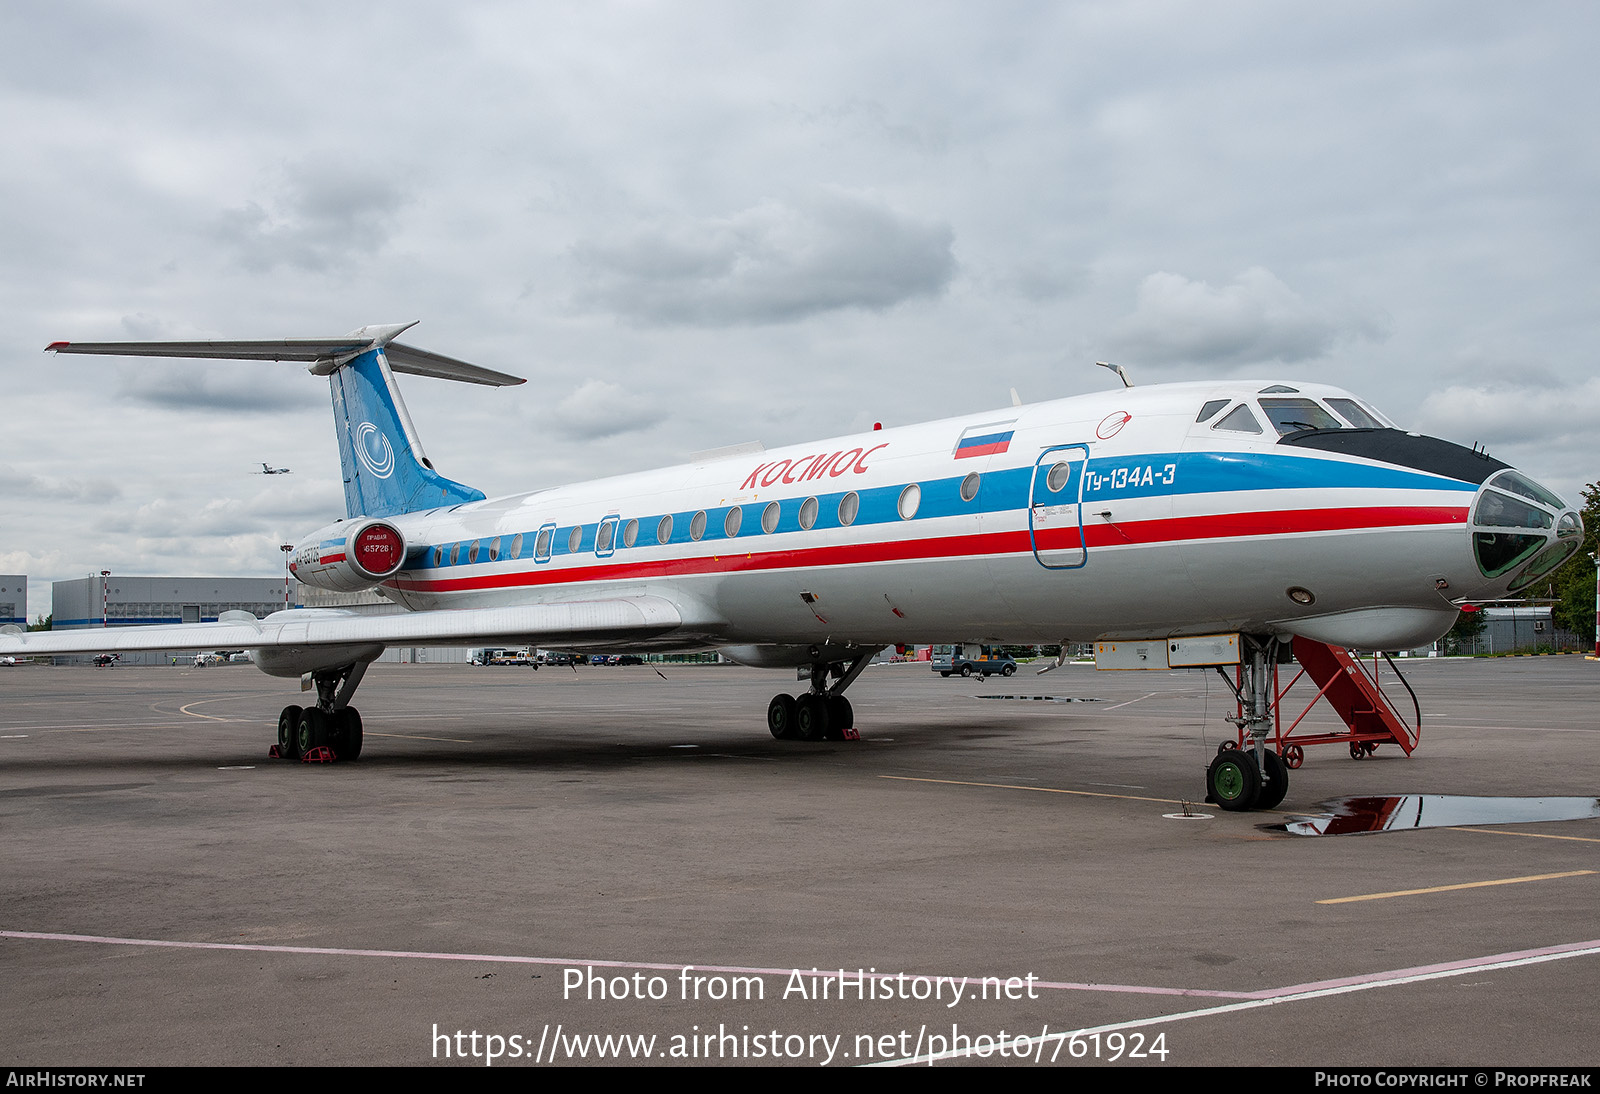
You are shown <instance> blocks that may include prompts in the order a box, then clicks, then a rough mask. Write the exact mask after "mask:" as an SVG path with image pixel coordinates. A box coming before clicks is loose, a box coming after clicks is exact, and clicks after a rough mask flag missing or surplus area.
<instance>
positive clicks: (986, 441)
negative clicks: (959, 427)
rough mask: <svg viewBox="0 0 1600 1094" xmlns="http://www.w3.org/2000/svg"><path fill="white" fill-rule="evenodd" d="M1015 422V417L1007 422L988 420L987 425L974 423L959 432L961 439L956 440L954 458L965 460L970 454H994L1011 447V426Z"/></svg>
mask: <svg viewBox="0 0 1600 1094" xmlns="http://www.w3.org/2000/svg"><path fill="white" fill-rule="evenodd" d="M1015 424H1016V419H1012V420H1011V421H1009V422H990V423H989V424H988V425H975V426H972V427H970V428H968V429H966V430H964V431H963V432H962V434H961V439H960V440H959V441H957V442H956V451H955V458H956V459H958V460H965V459H968V458H970V457H972V456H994V455H998V454H999V453H1001V452H1004V451H1005V450H1006V449H1008V448H1010V447H1011V434H1012V433H1013V432H1015V430H1013V429H1012V428H1011V427H1012V426H1013V425H1015Z"/></svg>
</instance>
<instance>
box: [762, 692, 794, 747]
mask: <svg viewBox="0 0 1600 1094" xmlns="http://www.w3.org/2000/svg"><path fill="white" fill-rule="evenodd" d="M767 732H768V733H770V734H772V735H773V736H774V737H776V738H777V739H778V740H780V741H789V740H793V739H794V737H795V701H794V696H793V695H774V696H773V697H772V702H770V703H768V704H767Z"/></svg>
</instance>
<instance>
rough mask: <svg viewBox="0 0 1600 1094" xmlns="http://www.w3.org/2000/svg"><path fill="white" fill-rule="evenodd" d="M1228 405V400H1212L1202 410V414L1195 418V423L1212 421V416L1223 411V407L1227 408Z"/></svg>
mask: <svg viewBox="0 0 1600 1094" xmlns="http://www.w3.org/2000/svg"><path fill="white" fill-rule="evenodd" d="M1227 405H1228V400H1226V399H1211V400H1208V401H1207V402H1206V405H1205V406H1203V407H1201V408H1200V413H1199V415H1198V416H1197V417H1196V418H1195V421H1196V422H1205V421H1210V420H1211V417H1212V415H1214V414H1216V412H1217V411H1219V410H1221V409H1222V408H1223V407H1225V406H1227Z"/></svg>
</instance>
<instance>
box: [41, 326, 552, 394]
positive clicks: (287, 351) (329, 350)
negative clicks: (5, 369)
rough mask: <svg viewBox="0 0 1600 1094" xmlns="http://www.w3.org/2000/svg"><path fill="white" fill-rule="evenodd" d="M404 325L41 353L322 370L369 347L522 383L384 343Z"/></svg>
mask: <svg viewBox="0 0 1600 1094" xmlns="http://www.w3.org/2000/svg"><path fill="white" fill-rule="evenodd" d="M410 325H411V324H397V325H396V326H393V327H362V328H361V329H360V330H358V331H354V332H352V333H350V334H346V335H341V336H340V337H338V338H272V339H267V340H265V341H251V342H52V343H50V344H49V345H48V346H46V347H45V352H47V353H88V354H98V355H100V356H106V357H192V358H199V359H208V360H215V361H299V362H303V363H305V364H308V365H316V364H318V363H326V364H327V365H328V366H329V368H328V370H327V371H332V366H334V365H338V364H343V363H344V362H345V361H347V360H350V359H351V358H353V357H355V356H357V355H358V354H361V353H365V352H366V351H367V350H369V349H374V348H382V349H383V351H384V356H385V357H387V358H388V360H389V367H390V368H391V369H393V370H394V371H395V372H404V373H410V374H412V375H416V376H433V377H435V378H437V379H440V380H460V381H463V382H465V383H469V384H484V385H486V386H489V387H509V386H512V385H514V384H521V383H526V380H524V379H523V378H522V377H520V376H512V375H509V374H508V373H504V372H496V371H494V370H493V369H487V368H483V367H481V366H479V365H469V364H468V363H467V362H465V361H458V360H456V359H455V358H454V357H446V356H444V355H443V354H441V353H431V352H429V351H428V350H425V349H417V348H415V347H414V346H407V345H403V344H401V343H399V342H389V341H387V340H386V339H385V338H384V337H383V336H384V335H385V334H388V335H389V336H390V337H393V334H396V333H399V331H401V330H404V329H405V328H406V327H408V326H410ZM313 371H321V370H317V369H313Z"/></svg>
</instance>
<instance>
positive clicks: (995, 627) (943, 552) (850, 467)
mask: <svg viewBox="0 0 1600 1094" xmlns="http://www.w3.org/2000/svg"><path fill="white" fill-rule="evenodd" d="M1261 387H1262V385H1260V384H1251V383H1240V382H1233V383H1217V384H1172V385H1161V386H1155V387H1149V388H1136V389H1124V390H1116V391H1109V392H1104V393H1099V394H1093V395H1085V396H1079V397H1075V398H1069V399H1061V400H1057V401H1054V402H1048V403H1039V404H1034V405H1029V406H1023V407H1010V408H1004V409H999V410H995V411H992V412H987V413H982V414H973V415H966V416H963V417H959V418H951V419H946V420H944V421H939V422H930V423H926V424H921V425H915V426H907V427H903V428H897V429H886V430H875V431H872V432H869V433H862V434H858V435H855V436H850V437H842V438H837V439H834V440H829V441H821V442H816V443H813V444H804V445H795V446H791V447H787V448H782V449H778V450H775V451H768V452H758V453H751V454H744V455H738V456H732V457H726V458H722V459H714V460H707V461H704V462H700V463H691V464H684V465H681V466H677V467H670V468H666V469H662V470H657V471H648V472H641V473H638V474H632V475H623V476H618V477H615V478H609V479H602V480H597V481H594V482H588V483H582V484H576V485H572V486H565V487H559V488H555V489H548V490H540V491H535V492H532V493H527V494H517V495H511V496H507V497H500V498H492V499H488V500H486V501H481V502H472V503H467V504H462V505H458V506H454V507H451V508H447V509H437V510H430V511H427V512H420V513H412V514H407V515H404V516H398V517H393V518H389V519H390V520H391V522H392V523H393V524H395V525H396V526H397V527H398V528H400V529H401V531H402V532H403V533H404V536H405V540H406V544H407V562H406V566H405V569H404V570H403V571H402V572H401V573H400V574H398V575H397V576H395V577H394V578H391V579H390V580H389V581H387V582H385V583H384V589H385V595H387V596H389V597H391V598H392V599H394V600H396V601H398V602H399V603H401V604H403V605H404V606H406V607H408V608H412V609H417V610H427V609H439V608H469V607H489V606H500V605H507V604H525V603H535V602H554V601H562V600H588V599H594V598H596V597H601V596H615V595H635V594H657V595H661V596H664V597H666V598H667V599H669V600H671V601H672V602H673V603H675V604H677V605H678V606H679V608H680V611H682V613H683V616H684V627H683V628H682V630H680V631H679V632H677V633H675V634H673V635H672V636H671V638H670V641H668V642H664V643H663V644H664V645H665V644H670V645H672V646H676V647H693V646H700V645H707V644H715V645H740V644H765V645H780V646H781V645H785V644H807V643H811V644H815V643H821V642H834V643H839V642H846V643H855V644H859V645H881V644H889V643H896V642H913V641H916V642H927V641H984V642H1000V641H1005V642H1023V643H1034V642H1038V643H1046V642H1048V643H1056V642H1065V641H1084V640H1090V639H1094V638H1100V637H1112V636H1116V637H1157V636H1163V635H1170V634H1180V633H1191V634H1193V633H1205V632H1209V631H1248V632H1262V633H1266V632H1275V633H1284V634H1286V633H1299V634H1305V635H1307V636H1308V637H1314V638H1317V639H1319V640H1323V641H1329V642H1336V643H1339V644H1343V645H1354V646H1368V647H1374V646H1381V647H1388V648H1392V647H1396V646H1402V645H1407V644H1411V643H1413V642H1425V641H1428V640H1430V639H1431V638H1432V637H1436V636H1437V635H1438V634H1439V633H1441V632H1442V631H1443V630H1445V629H1447V628H1448V627H1449V625H1450V623H1451V622H1452V621H1453V619H1454V618H1455V613H1456V607H1455V605H1453V604H1452V603H1451V600H1459V599H1461V598H1464V597H1473V596H1482V595H1485V593H1486V591H1487V592H1492V591H1493V588H1494V587H1496V586H1497V583H1496V582H1493V581H1489V580H1487V579H1485V578H1484V577H1482V576H1481V574H1480V571H1479V568H1478V566H1477V565H1476V564H1475V562H1474V558H1473V552H1472V545H1471V536H1470V534H1469V531H1468V522H1469V512H1470V508H1471V505H1472V502H1473V499H1474V496H1475V495H1476V493H1477V491H1478V489H1479V488H1478V486H1477V484H1475V483H1468V482H1462V481H1457V480H1455V479H1451V478H1449V477H1446V476H1441V475H1437V474H1430V473H1425V472H1421V471H1417V470H1413V469H1411V468H1404V467H1392V466H1389V465H1386V464H1381V463H1375V462H1374V461H1372V460H1369V459H1361V458H1357V457H1350V456H1344V455H1338V454H1334V453H1329V452H1323V451H1315V450H1309V449H1304V448H1293V447H1287V446H1283V445H1280V444H1278V443H1277V442H1278V439H1279V438H1278V435H1277V433H1276V432H1274V431H1273V429H1272V428H1271V427H1270V425H1269V426H1268V427H1267V428H1266V429H1265V430H1264V431H1262V432H1260V433H1257V434H1248V433H1240V432H1235V431H1228V430H1223V429H1219V428H1217V425H1218V419H1217V418H1216V417H1212V418H1209V419H1208V420H1206V421H1203V422H1202V421H1197V420H1196V418H1197V411H1198V410H1199V408H1200V407H1201V406H1202V405H1203V404H1206V403H1207V402H1208V401H1210V400H1215V399H1235V400H1247V399H1249V398H1250V397H1251V396H1252V395H1253V394H1254V393H1255V392H1257V391H1258V390H1260V388H1261ZM1295 387H1296V389H1297V390H1298V391H1299V392H1301V393H1304V394H1305V395H1308V396H1311V397H1321V398H1327V397H1329V396H1338V397H1344V398H1348V395H1347V394H1346V393H1344V392H1341V391H1338V390H1337V389H1334V388H1329V387H1325V386H1321V385H1310V384H1298V385H1295ZM963 438H965V442H964V441H963ZM997 438H1000V439H997ZM1062 464H1064V465H1065V467H1064V469H1058V470H1057V472H1056V474H1055V476H1054V477H1052V476H1051V474H1050V472H1051V469H1052V468H1056V467H1057V465H1062ZM972 476H976V479H974V478H972ZM912 487H914V489H910V490H908V488H912ZM964 487H965V488H964ZM813 498H814V499H816V500H815V503H814V511H815V517H814V519H813V520H811V521H809V527H805V526H803V525H802V517H803V516H810V515H811V510H812V509H813V505H812V504H810V503H809V502H808V499H813ZM774 503H775V505H776V508H775V509H769V506H773V505H774ZM841 507H843V508H844V510H846V511H845V512H843V513H841ZM852 507H853V508H854V509H855V513H854V516H853V519H852V520H849V521H848V522H847V521H846V520H845V519H844V518H845V517H848V516H850V513H849V512H848V510H849V509H850V508H852ZM702 514H703V515H702ZM663 518H670V520H669V521H664V519H663ZM665 524H670V528H664V527H663V526H664V525H665ZM768 527H770V528H771V530H770V531H769V530H767V529H768ZM663 540H664V542H663ZM1441 582H1442V583H1443V585H1442V586H1441ZM1291 590H1302V591H1304V592H1308V593H1309V594H1310V597H1311V602H1310V603H1298V602H1297V601H1296V600H1295V599H1292V598H1291V595H1290V591H1291ZM1446 590H1447V591H1446Z"/></svg>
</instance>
